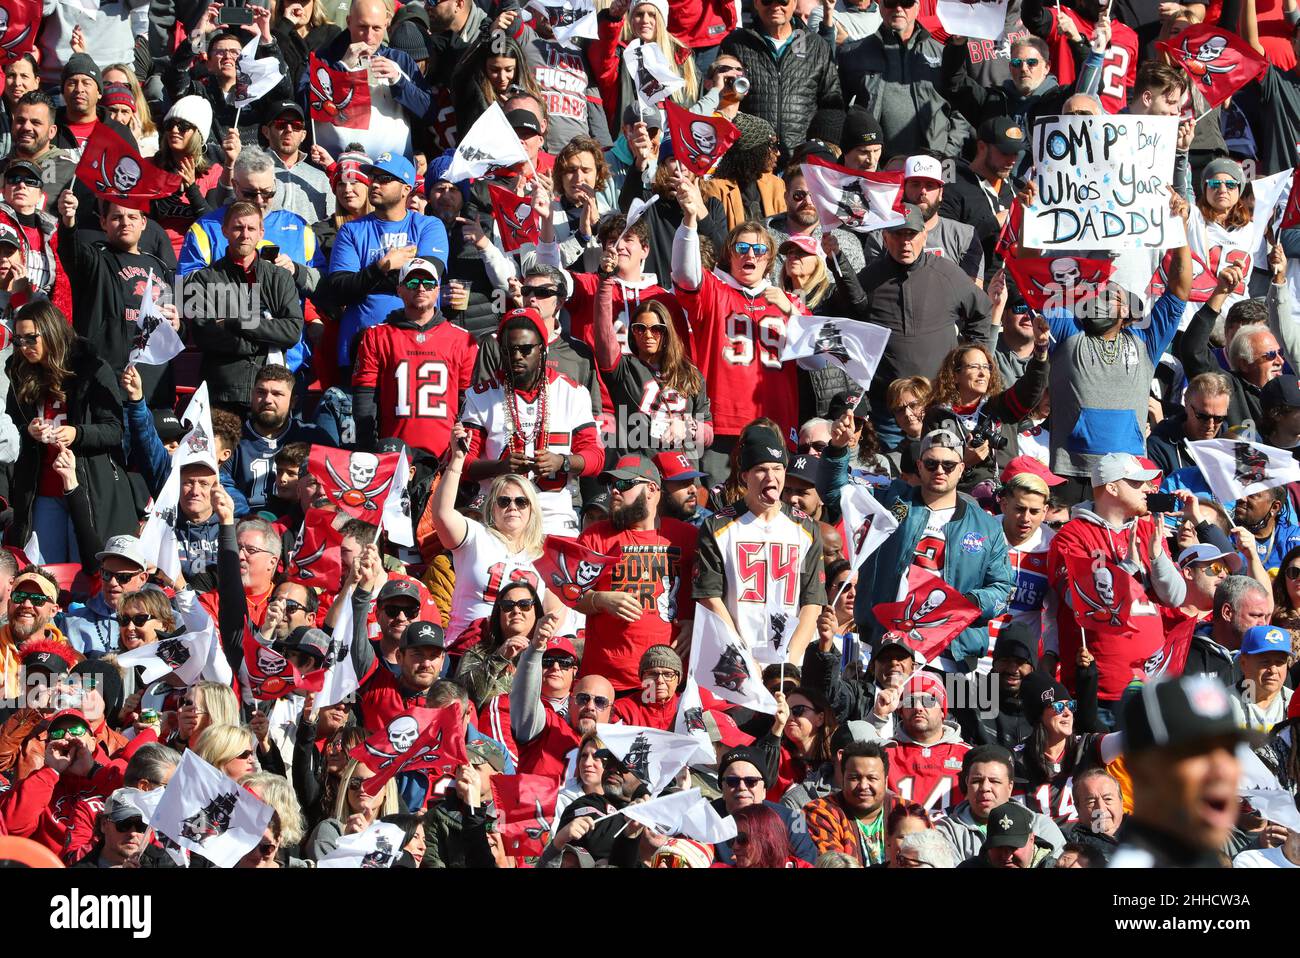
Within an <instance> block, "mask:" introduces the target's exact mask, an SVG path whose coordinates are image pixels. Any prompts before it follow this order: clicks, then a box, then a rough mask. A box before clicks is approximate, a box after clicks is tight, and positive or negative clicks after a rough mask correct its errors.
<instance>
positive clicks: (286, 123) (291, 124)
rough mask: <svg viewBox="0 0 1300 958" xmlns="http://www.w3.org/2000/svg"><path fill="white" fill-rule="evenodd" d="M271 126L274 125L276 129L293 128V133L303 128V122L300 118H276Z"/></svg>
mask: <svg viewBox="0 0 1300 958" xmlns="http://www.w3.org/2000/svg"><path fill="white" fill-rule="evenodd" d="M271 126H273V127H275V128H276V129H277V130H293V132H295V133H298V132H301V131H302V130H303V129H305V124H304V123H303V122H302V120H276V121H275V122H274V123H272V124H271Z"/></svg>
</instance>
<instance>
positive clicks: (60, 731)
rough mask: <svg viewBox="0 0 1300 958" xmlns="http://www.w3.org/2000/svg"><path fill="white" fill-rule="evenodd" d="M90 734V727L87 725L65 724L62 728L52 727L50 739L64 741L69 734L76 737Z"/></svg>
mask: <svg viewBox="0 0 1300 958" xmlns="http://www.w3.org/2000/svg"><path fill="white" fill-rule="evenodd" d="M89 734H90V729H89V728H87V727H86V726H85V725H65V726H63V727H62V728H52V729H50V741H52V742H62V741H63V740H64V739H65V738H67V737H68V736H69V735H71V736H74V737H75V736H78V735H89Z"/></svg>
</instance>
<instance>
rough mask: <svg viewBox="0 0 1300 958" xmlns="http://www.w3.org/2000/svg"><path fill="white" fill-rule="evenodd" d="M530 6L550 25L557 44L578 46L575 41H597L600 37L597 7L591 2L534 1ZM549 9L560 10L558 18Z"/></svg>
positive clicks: (571, 0) (565, 0)
mask: <svg viewBox="0 0 1300 958" xmlns="http://www.w3.org/2000/svg"><path fill="white" fill-rule="evenodd" d="M528 6H529V7H530V8H532V9H534V10H537V11H538V13H539V14H540V15H541V16H542V17H543V18H545V19H546V20H547V22H548V23H550V25H551V33H553V34H554V35H555V42H556V43H559V44H566V45H571V46H577V44H575V43H573V41H574V40H596V39H598V38H599V37H600V27H599V26H598V25H597V23H596V6H595V4H594V3H591V2H590V0H586V2H584V0H559V2H558V3H557V2H554V0H551V2H545V0H533V2H532V3H530V4H528ZM548 8H549V10H559V11H560V13H559V15H558V17H557V16H554V15H552V14H550V13H549V11H548Z"/></svg>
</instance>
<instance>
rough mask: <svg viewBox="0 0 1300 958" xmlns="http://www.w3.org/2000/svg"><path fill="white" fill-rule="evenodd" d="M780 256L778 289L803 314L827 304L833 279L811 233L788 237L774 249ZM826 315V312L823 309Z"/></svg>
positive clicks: (814, 311)
mask: <svg viewBox="0 0 1300 958" xmlns="http://www.w3.org/2000/svg"><path fill="white" fill-rule="evenodd" d="M776 252H777V255H778V256H780V257H781V288H782V289H783V290H785V291H786V293H787V295H789V297H790V298H791V299H792V300H796V301H797V302H798V303H799V304H800V306H801V307H802V308H803V311H804V312H805V313H810V314H814V315H815V314H817V313H819V312H821V311H820V310H819V307H820V306H822V305H828V306H829V303H827V300H828V299H830V295H831V293H833V292H834V291H835V281H834V280H833V279H831V274H830V270H828V269H827V268H826V261H825V260H824V259H822V258H821V256H820V255H818V253H819V250H818V248H817V241H816V240H815V239H813V238H812V237H811V236H791V237H789V238H788V239H786V240H785V242H783V243H782V244H781V245H780V247H779V248H778V249H777V251H776ZM825 314H826V315H830V311H826V313H825Z"/></svg>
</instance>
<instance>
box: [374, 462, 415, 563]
mask: <svg viewBox="0 0 1300 958" xmlns="http://www.w3.org/2000/svg"><path fill="white" fill-rule="evenodd" d="M410 473H411V470H410V466H409V464H408V463H407V461H406V450H405V449H403V450H401V451H400V452H399V453H398V454H397V469H396V470H395V471H394V472H393V487H392V488H391V489H389V490H388V498H386V499H385V500H384V511H383V512H382V513H381V514H380V518H379V528H381V529H383V530H384V531H385V532H387V533H388V541H390V542H395V543H397V544H398V545H399V546H406V547H408V548H415V532H414V531H413V530H412V528H411V493H410V491H409V490H408V489H407V488H406V486H407V482H408V481H409V480H410Z"/></svg>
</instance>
